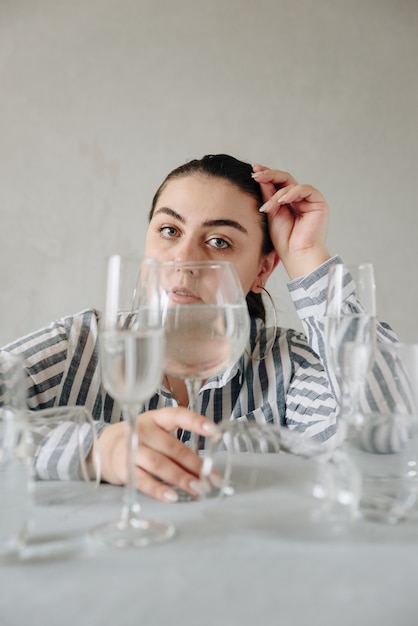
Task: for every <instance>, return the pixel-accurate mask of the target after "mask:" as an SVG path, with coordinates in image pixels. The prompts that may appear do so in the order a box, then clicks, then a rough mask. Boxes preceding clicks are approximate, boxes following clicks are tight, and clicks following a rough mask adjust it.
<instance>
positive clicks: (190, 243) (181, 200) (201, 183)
mask: <svg viewBox="0 0 418 626" xmlns="http://www.w3.org/2000/svg"><path fill="white" fill-rule="evenodd" d="M262 243H263V231H262V224H261V220H260V214H259V212H258V206H257V202H256V200H255V199H254V198H253V197H252V196H250V195H249V194H247V193H244V192H243V191H241V190H240V189H238V188H237V187H235V186H234V185H233V184H232V183H230V182H228V181H226V180H223V179H220V178H211V177H208V176H204V175H200V174H194V175H190V176H184V177H181V178H175V179H173V180H171V181H170V182H169V183H168V184H167V186H166V187H165V189H164V191H163V192H162V193H161V195H160V197H159V199H158V202H157V204H156V206H155V210H154V214H153V217H152V220H151V222H150V224H149V227H148V231H147V236H146V242H145V255H146V256H150V257H154V258H156V259H157V260H158V261H202V260H205V259H207V260H212V261H230V262H231V263H232V264H233V265H234V266H235V270H236V272H237V274H238V277H239V279H240V281H241V284H242V288H243V290H244V293H248V291H250V290H251V289H252V290H254V291H260V289H259V288H257V287H259V286H260V283H261V281H265V280H266V279H267V277H268V275H269V274H270V272H271V271H272V269H273V267H274V265H273V266H272V267H269V266H270V265H271V263H268V262H267V257H264V256H263V255H262V252H261V250H262ZM271 256H272V254H271V253H270V255H268V257H271ZM267 269H269V271H268V273H267V274H266V271H267Z"/></svg>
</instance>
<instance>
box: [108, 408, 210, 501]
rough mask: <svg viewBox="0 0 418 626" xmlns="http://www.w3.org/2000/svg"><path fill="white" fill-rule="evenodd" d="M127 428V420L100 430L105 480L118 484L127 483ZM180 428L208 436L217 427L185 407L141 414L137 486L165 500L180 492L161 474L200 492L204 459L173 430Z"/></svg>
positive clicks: (171, 499) (174, 496)
mask: <svg viewBox="0 0 418 626" xmlns="http://www.w3.org/2000/svg"><path fill="white" fill-rule="evenodd" d="M127 428H128V425H127V423H126V422H118V423H116V424H110V425H109V426H107V428H105V429H104V430H103V431H102V433H101V434H100V437H99V439H98V447H99V454H100V465H101V480H102V481H104V482H108V483H112V484H114V485H122V484H125V483H126V480H127V466H128V461H127V439H126V429H127ZM178 428H181V429H183V430H189V431H193V432H195V433H197V434H199V435H203V436H206V437H207V436H210V435H213V434H214V433H215V432H216V430H217V427H216V425H215V424H214V423H213V422H212V421H210V420H208V419H206V418H205V417H203V416H202V415H199V414H197V413H193V412H191V411H189V410H188V409H185V408H183V407H166V408H163V409H157V410H155V411H147V412H146V413H142V414H141V415H139V416H138V418H137V429H138V441H139V444H138V450H137V454H136V476H135V483H136V487H137V489H139V490H141V491H143V492H144V493H146V494H148V495H149V496H152V497H153V498H157V499H158V500H162V501H163V502H175V501H176V500H177V494H176V492H175V490H174V489H171V488H170V487H168V486H167V485H165V484H163V483H162V482H160V481H159V480H158V478H159V479H161V480H163V481H165V482H167V483H169V484H171V485H175V486H177V487H180V488H181V489H184V490H185V491H187V492H188V493H190V494H192V495H198V494H199V485H198V482H199V475H200V468H201V465H202V460H201V459H200V458H199V456H198V455H197V454H196V453H195V452H193V451H192V450H190V449H189V448H188V447H187V446H186V445H185V444H184V443H182V442H181V441H179V440H178V439H177V437H175V436H173V434H172V433H173V431H175V430H177V429H178Z"/></svg>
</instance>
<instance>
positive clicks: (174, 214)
mask: <svg viewBox="0 0 418 626" xmlns="http://www.w3.org/2000/svg"><path fill="white" fill-rule="evenodd" d="M160 213H165V214H166V215H169V216H170V217H173V218H174V219H175V220H178V221H179V222H182V224H184V222H185V219H184V217H182V216H181V215H179V214H178V213H177V211H173V209H169V208H168V207H166V206H163V207H161V208H160V209H157V210H156V211H154V215H159V214H160ZM154 215H153V217H154Z"/></svg>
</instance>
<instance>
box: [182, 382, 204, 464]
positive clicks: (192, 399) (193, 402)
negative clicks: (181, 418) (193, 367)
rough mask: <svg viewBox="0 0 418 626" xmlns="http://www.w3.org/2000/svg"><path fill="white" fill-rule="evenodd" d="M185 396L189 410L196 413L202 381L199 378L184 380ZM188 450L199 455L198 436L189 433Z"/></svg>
mask: <svg viewBox="0 0 418 626" xmlns="http://www.w3.org/2000/svg"><path fill="white" fill-rule="evenodd" d="M184 382H185V383H186V388H187V395H188V396H189V409H190V411H195V412H196V406H197V397H198V395H199V389H200V387H201V384H202V381H201V379H200V378H186V380H185V381H184ZM190 450H193V451H194V452H196V454H198V453H199V435H197V434H196V433H193V432H191V433H190Z"/></svg>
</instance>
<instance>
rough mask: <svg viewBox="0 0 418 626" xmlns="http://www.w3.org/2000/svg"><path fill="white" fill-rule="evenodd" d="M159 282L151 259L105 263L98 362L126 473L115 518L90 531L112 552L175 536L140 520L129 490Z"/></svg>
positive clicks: (154, 362)
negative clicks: (114, 408)
mask: <svg viewBox="0 0 418 626" xmlns="http://www.w3.org/2000/svg"><path fill="white" fill-rule="evenodd" d="M159 276H160V272H159V265H158V263H157V262H156V261H154V260H152V259H147V258H145V259H142V260H141V259H138V258H129V257H125V258H123V257H121V256H119V255H114V256H112V257H111V258H110V260H109V265H108V275H107V290H106V306H105V311H104V317H103V321H102V324H101V343H100V353H101V354H100V357H101V366H102V378H103V385H104V387H105V389H106V390H107V391H108V393H109V394H110V395H111V396H112V397H113V398H114V399H115V400H116V401H117V402H118V403H119V404H120V406H121V408H122V414H123V418H124V420H125V423H126V429H127V430H126V432H127V446H128V454H127V459H128V467H127V482H126V487H125V490H124V502H123V507H122V515H121V518H120V519H118V520H115V521H113V522H110V523H108V524H105V525H103V526H101V527H99V528H97V529H95V531H94V533H93V536H94V537H95V538H96V539H98V540H99V541H101V542H102V543H105V544H108V545H112V546H115V547H122V548H124V547H130V546H146V545H149V544H152V543H157V542H161V541H165V540H166V539H169V538H170V537H172V536H173V534H174V531H175V529H174V526H173V524H171V523H165V522H158V521H153V520H148V519H143V518H142V517H141V515H140V510H141V507H140V504H139V501H138V495H137V490H136V485H135V473H136V472H135V467H136V464H135V458H136V453H137V447H138V431H137V427H136V421H137V419H140V417H139V418H138V415H139V413H140V412H141V407H142V405H143V403H144V402H145V400H147V398H149V397H150V396H151V395H152V394H153V393H154V392H155V390H156V389H157V388H158V386H159V384H160V381H161V376H162V361H163V349H164V332H163V327H162V317H161V297H160V296H161V294H160V290H159Z"/></svg>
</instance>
